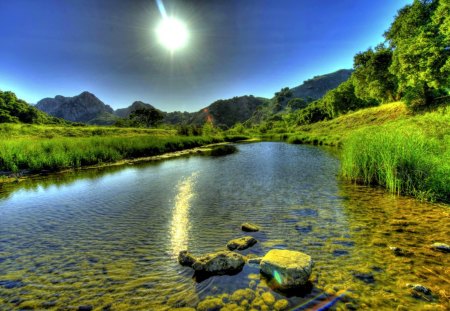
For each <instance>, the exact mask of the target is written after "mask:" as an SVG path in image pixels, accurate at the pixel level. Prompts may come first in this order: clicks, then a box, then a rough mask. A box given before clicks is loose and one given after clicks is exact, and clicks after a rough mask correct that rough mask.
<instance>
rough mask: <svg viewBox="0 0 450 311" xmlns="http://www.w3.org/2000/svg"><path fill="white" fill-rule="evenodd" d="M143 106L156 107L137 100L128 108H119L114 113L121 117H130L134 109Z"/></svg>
mask: <svg viewBox="0 0 450 311" xmlns="http://www.w3.org/2000/svg"><path fill="white" fill-rule="evenodd" d="M142 108H149V109H155V107H153V106H152V105H150V104H146V103H143V102H141V101H135V102H134V103H132V104H131V106H128V107H127V108H121V109H117V110H116V111H115V112H114V114H115V115H116V116H118V117H120V118H128V117H129V116H130V114H131V113H132V112H133V111H135V110H137V109H142Z"/></svg>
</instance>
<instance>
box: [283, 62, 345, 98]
mask: <svg viewBox="0 0 450 311" xmlns="http://www.w3.org/2000/svg"><path fill="white" fill-rule="evenodd" d="M352 72H353V70H351V69H341V70H338V71H335V72H332V73H329V74H325V75H321V76H315V77H314V78H312V79H309V80H306V81H305V82H303V84H301V85H299V86H296V87H293V88H291V89H290V90H291V92H292V97H293V98H303V99H305V100H307V99H308V98H310V99H312V100H316V99H319V98H322V97H323V96H324V95H325V93H326V92H328V91H329V90H332V89H334V88H337V87H338V86H339V84H341V83H342V82H345V81H347V80H348V78H350V76H351V75H352Z"/></svg>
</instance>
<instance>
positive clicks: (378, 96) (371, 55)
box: [352, 44, 397, 103]
mask: <svg viewBox="0 0 450 311" xmlns="http://www.w3.org/2000/svg"><path fill="white" fill-rule="evenodd" d="M353 64H354V69H355V71H354V72H353V74H352V78H353V84H354V86H355V95H356V96H357V97H359V98H361V99H364V100H376V101H378V102H382V103H384V102H390V101H393V100H394V99H396V92H397V77H396V76H395V75H393V74H392V73H391V72H389V67H390V66H391V64H392V50H391V49H389V48H387V47H385V46H384V45H383V44H380V45H378V46H377V47H376V48H375V49H374V50H373V49H371V48H370V49H368V50H367V51H365V52H360V53H358V54H356V55H355V57H354V62H353Z"/></svg>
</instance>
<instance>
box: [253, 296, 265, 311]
mask: <svg viewBox="0 0 450 311" xmlns="http://www.w3.org/2000/svg"><path fill="white" fill-rule="evenodd" d="M251 307H252V308H254V309H257V310H263V309H267V305H266V304H265V303H264V300H263V299H262V298H261V297H256V298H255V299H254V300H253V301H252V305H251Z"/></svg>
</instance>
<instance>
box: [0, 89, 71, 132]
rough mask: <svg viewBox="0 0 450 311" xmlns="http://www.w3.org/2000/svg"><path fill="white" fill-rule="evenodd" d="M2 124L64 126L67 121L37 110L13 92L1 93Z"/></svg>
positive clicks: (0, 113) (0, 115)
mask: <svg viewBox="0 0 450 311" xmlns="http://www.w3.org/2000/svg"><path fill="white" fill-rule="evenodd" d="M0 123H36V124H63V123H66V121H64V120H62V119H58V118H55V117H52V116H49V115H48V114H46V113H44V112H42V111H40V110H38V109H36V108H35V107H33V106H31V105H29V104H27V103H26V102H25V101H23V100H21V99H18V98H17V96H16V94H14V93H13V92H2V91H0Z"/></svg>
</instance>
